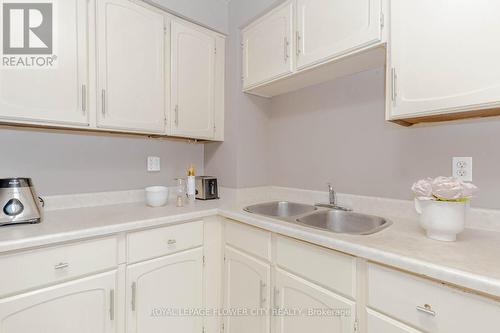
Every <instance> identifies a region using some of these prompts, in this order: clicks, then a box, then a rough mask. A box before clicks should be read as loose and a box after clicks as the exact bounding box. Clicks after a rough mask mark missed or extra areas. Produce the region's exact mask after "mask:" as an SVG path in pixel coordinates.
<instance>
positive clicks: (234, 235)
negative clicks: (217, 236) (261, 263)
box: [225, 222, 271, 261]
mask: <svg viewBox="0 0 500 333" xmlns="http://www.w3.org/2000/svg"><path fill="white" fill-rule="evenodd" d="M225 238H226V243H227V244H229V245H231V246H233V247H235V248H237V249H239V250H242V251H244V252H247V253H250V254H252V255H254V256H257V257H259V258H261V259H264V260H267V261H270V260H271V233H270V232H267V231H264V230H261V229H258V228H254V227H250V226H247V225H244V224H241V223H238V222H227V223H226V227H225Z"/></svg>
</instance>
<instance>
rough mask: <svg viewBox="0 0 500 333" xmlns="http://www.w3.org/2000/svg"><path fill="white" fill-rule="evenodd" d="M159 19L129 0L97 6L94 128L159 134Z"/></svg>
mask: <svg viewBox="0 0 500 333" xmlns="http://www.w3.org/2000/svg"><path fill="white" fill-rule="evenodd" d="M165 19H166V18H165V16H164V15H162V13H160V12H159V11H156V10H154V9H152V8H147V7H145V6H143V5H142V4H139V3H136V2H133V1H129V0H99V1H97V44H98V45H97V50H98V59H97V68H98V84H97V93H98V101H99V102H98V112H97V126H98V127H99V128H105V129H111V130H122V131H132V132H142V133H160V134H161V133H164V132H165V123H166V118H165V96H166V87H165V61H164V59H165V29H166V24H165Z"/></svg>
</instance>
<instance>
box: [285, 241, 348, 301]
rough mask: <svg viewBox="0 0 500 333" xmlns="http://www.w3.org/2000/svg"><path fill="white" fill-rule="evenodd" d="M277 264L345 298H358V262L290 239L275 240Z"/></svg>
mask: <svg viewBox="0 0 500 333" xmlns="http://www.w3.org/2000/svg"><path fill="white" fill-rule="evenodd" d="M276 263H277V264H278V266H280V267H282V268H284V269H287V270H289V271H291V272H293V273H294V274H296V275H298V276H301V277H303V278H305V279H307V280H310V281H312V282H315V283H316V284H319V285H321V286H323V287H325V288H328V289H330V290H333V291H335V292H337V293H339V294H342V295H344V296H347V297H350V298H355V296H356V259H355V258H354V257H351V256H349V255H346V254H342V253H339V252H336V251H333V250H328V249H325V248H322V247H319V246H315V245H311V244H308V243H304V242H301V241H297V240H294V239H291V238H287V237H282V236H278V237H277V239H276Z"/></svg>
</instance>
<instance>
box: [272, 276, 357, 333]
mask: <svg viewBox="0 0 500 333" xmlns="http://www.w3.org/2000/svg"><path fill="white" fill-rule="evenodd" d="M274 292H275V297H276V299H275V303H274V306H275V307H276V308H277V309H279V312H278V313H277V314H275V325H276V332H278V333H304V332H314V333H352V332H354V321H355V315H356V307H355V303H354V302H353V301H351V300H349V299H346V298H344V297H342V296H339V295H336V294H335V293H332V292H331V291H328V290H326V289H324V288H321V287H319V286H317V285H315V284H313V283H311V282H309V281H306V280H303V279H301V278H298V277H296V276H294V275H292V274H290V273H288V272H286V271H283V270H281V269H276V281H275V291H274Z"/></svg>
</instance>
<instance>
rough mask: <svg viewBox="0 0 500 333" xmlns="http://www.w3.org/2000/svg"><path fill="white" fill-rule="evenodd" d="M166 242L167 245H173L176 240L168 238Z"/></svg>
mask: <svg viewBox="0 0 500 333" xmlns="http://www.w3.org/2000/svg"><path fill="white" fill-rule="evenodd" d="M167 244H168V245H175V244H177V241H176V240H175V239H169V240H168V241H167Z"/></svg>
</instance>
